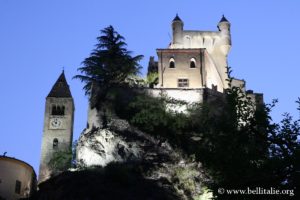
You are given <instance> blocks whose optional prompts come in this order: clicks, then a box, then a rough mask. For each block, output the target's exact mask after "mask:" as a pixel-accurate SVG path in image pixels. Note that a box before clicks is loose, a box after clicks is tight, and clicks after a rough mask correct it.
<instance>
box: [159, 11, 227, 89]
mask: <svg viewBox="0 0 300 200" xmlns="http://www.w3.org/2000/svg"><path fill="white" fill-rule="evenodd" d="M183 25H184V24H183V21H182V20H181V19H180V18H179V17H178V15H177V16H176V17H175V18H174V20H173V21H172V32H173V34H172V35H173V39H172V42H171V43H170V45H169V47H168V48H167V49H158V50H157V55H158V73H159V86H158V87H162V88H179V87H184V88H210V89H217V90H218V91H219V92H223V90H224V89H226V88H228V82H227V79H228V73H227V66H228V64H227V55H228V53H229V50H230V48H231V35H230V23H229V22H228V21H227V19H226V18H225V17H224V16H223V18H222V19H221V21H220V22H219V23H218V29H219V30H218V31H191V30H184V29H183ZM182 82H184V83H183V84H182Z"/></svg>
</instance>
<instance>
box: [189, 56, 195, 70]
mask: <svg viewBox="0 0 300 200" xmlns="http://www.w3.org/2000/svg"><path fill="white" fill-rule="evenodd" d="M190 68H196V60H195V58H191V60H190Z"/></svg>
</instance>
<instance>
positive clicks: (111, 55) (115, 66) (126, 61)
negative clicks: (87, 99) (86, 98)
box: [73, 26, 143, 99]
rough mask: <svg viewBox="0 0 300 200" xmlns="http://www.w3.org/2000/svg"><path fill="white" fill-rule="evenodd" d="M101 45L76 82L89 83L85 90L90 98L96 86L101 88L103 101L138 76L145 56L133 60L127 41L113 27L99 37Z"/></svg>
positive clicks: (85, 64)
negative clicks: (129, 79) (109, 94)
mask: <svg viewBox="0 0 300 200" xmlns="http://www.w3.org/2000/svg"><path fill="white" fill-rule="evenodd" d="M97 40H98V43H97V44H96V48H95V49H94V50H93V51H92V53H91V54H90V56H89V57H87V58H86V59H85V60H84V61H83V62H82V64H83V67H80V68H78V71H80V72H81V73H82V74H79V75H76V76H74V77H73V78H75V79H79V80H81V81H82V82H84V83H85V86H84V87H83V89H84V90H85V93H86V94H87V95H90V94H91V90H92V85H93V84H95V85H94V87H97V88H98V90H97V91H96V93H97V99H99V98H103V97H104V96H105V94H106V92H107V90H108V89H109V88H110V87H115V86H120V85H122V84H126V78H127V77H128V76H130V75H136V74H137V73H138V72H139V70H140V68H141V66H140V65H139V63H138V62H139V61H140V60H141V59H142V58H143V56H142V55H138V56H131V53H132V52H131V51H128V50H127V48H126V46H127V44H126V43H125V39H124V37H123V36H121V35H120V34H119V33H118V32H116V31H115V29H114V28H113V27H112V26H108V27H107V28H105V29H103V30H101V35H100V36H99V37H97Z"/></svg>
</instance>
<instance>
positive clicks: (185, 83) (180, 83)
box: [178, 78, 189, 87]
mask: <svg viewBox="0 0 300 200" xmlns="http://www.w3.org/2000/svg"><path fill="white" fill-rule="evenodd" d="M178 87H189V79H186V78H184V79H178Z"/></svg>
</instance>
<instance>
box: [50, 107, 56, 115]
mask: <svg viewBox="0 0 300 200" xmlns="http://www.w3.org/2000/svg"><path fill="white" fill-rule="evenodd" d="M51 115H56V106H55V105H53V106H52V110H51Z"/></svg>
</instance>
